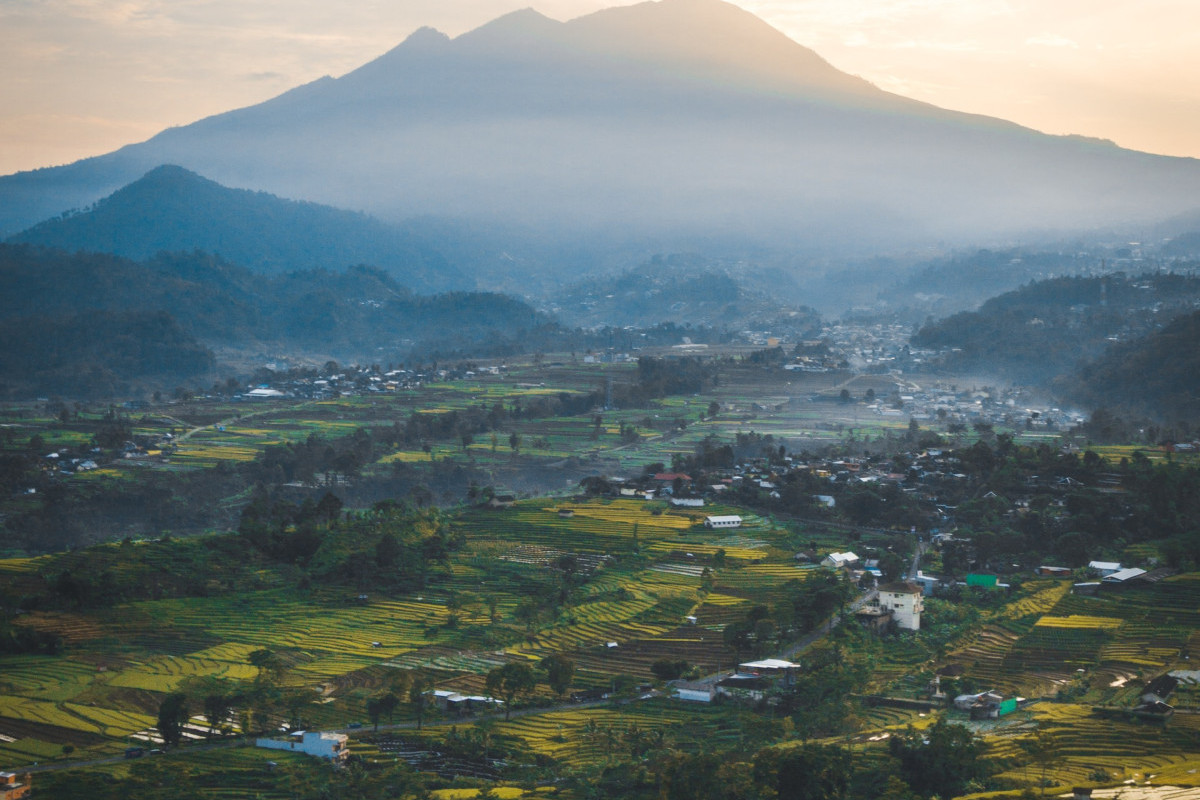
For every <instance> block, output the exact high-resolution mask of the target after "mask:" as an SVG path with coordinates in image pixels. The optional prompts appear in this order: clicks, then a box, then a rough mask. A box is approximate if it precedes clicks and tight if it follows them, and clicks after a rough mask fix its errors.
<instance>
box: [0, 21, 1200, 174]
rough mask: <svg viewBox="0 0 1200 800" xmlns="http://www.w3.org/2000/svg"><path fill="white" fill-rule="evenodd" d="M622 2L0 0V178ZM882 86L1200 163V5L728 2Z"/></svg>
mask: <svg viewBox="0 0 1200 800" xmlns="http://www.w3.org/2000/svg"><path fill="white" fill-rule="evenodd" d="M627 4H629V3H628V2H627V0H532V2H531V0H340V2H330V0H0V75H3V79H2V80H0V174H7V173H10V172H14V171H17V170H22V169H31V168H34V167H40V166H52V165H55V164H63V163H68V162H70V161H73V160H75V159H78V158H82V157H84V156H89V155H96V154H99V153H104V152H107V151H109V150H113V149H115V148H117V147H119V146H121V145H123V144H128V143H132V142H137V141H141V140H143V139H146V138H149V137H150V136H152V135H153V134H155V133H157V132H158V131H159V130H162V129H163V128H165V127H168V126H171V125H183V124H187V123H189V122H192V121H194V120H196V119H199V118H201V117H205V116H208V115H210V114H215V113H218V112H221V111H227V110H229V109H232V108H237V107H240V106H245V105H250V104H253V103H256V102H259V101H262V100H265V99H267V98H269V97H272V96H274V95H276V94H278V93H280V92H282V91H284V90H286V89H289V88H291V87H293V86H296V85H299V84H301V83H306V82H308V81H310V80H313V79H315V78H319V77H321V76H322V75H334V76H338V75H342V74H344V73H346V72H348V71H349V70H351V69H353V68H355V67H357V66H359V65H361V64H363V63H365V62H366V61H368V60H370V59H372V58H374V57H375V56H378V55H380V54H381V53H383V52H385V51H386V50H388V49H390V48H391V47H393V46H394V45H396V44H398V43H399V42H400V41H401V40H403V39H404V38H405V37H406V36H407V35H408V34H409V33H411V32H412V31H413V30H415V29H416V28H418V27H420V26H422V25H430V26H432V27H435V28H438V29H439V30H442V31H444V32H446V33H448V34H450V35H452V36H453V35H457V34H460V33H463V32H465V31H467V30H470V29H472V28H475V27H478V26H479V25H481V24H483V23H485V22H487V21H488V20H490V19H493V18H495V17H497V16H499V15H501V14H503V13H505V12H507V11H511V10H514V9H517V8H522V7H526V6H529V5H532V6H533V7H534V8H536V9H537V10H539V11H541V12H542V13H543V14H546V15H547V16H549V17H553V18H555V19H563V20H565V19H570V18H572V17H576V16H580V15H582V14H586V13H589V12H591V11H595V10H597V9H600V8H603V7H606V6H611V5H627ZM736 4H737V5H740V6H741V7H742V8H745V9H746V10H748V11H751V12H753V13H755V14H757V15H758V16H760V17H762V18H763V19H765V20H767V21H768V22H769V23H771V24H772V25H774V26H775V27H776V28H779V29H780V30H782V31H783V32H784V33H786V34H788V35H789V36H791V37H792V38H793V39H795V40H796V41H798V42H800V43H801V44H804V45H807V46H809V47H812V48H813V49H815V50H816V51H817V52H818V53H820V54H821V55H822V56H824V57H825V58H826V59H827V60H829V61H830V62H832V63H833V64H834V66H836V67H838V68H840V69H842V70H844V71H846V72H850V73H853V74H856V75H860V76H862V77H864V78H866V79H868V80H870V81H872V82H873V83H875V84H876V85H878V86H880V87H882V88H884V89H887V90H889V91H894V92H897V93H899V94H903V95H907V96H909V97H913V98H917V99H920V100H925V101H927V102H931V103H934V104H936V105H940V106H943V107H946V108H952V109H957V110H962V111H971V112H977V113H982V114H988V115H992V116H997V117H1003V118H1005V119H1010V120H1013V121H1015V122H1019V123H1022V124H1024V125H1028V126H1030V127H1033V128H1037V129H1039V130H1042V131H1046V132H1049V133H1079V134H1085V135H1088V136H1097V137H1101V138H1107V139H1112V140H1113V141H1115V142H1117V143H1118V144H1120V145H1123V146H1126V147H1132V148H1135V149H1139V150H1147V151H1150V152H1155V153H1166V154H1171V155H1187V156H1193V157H1200V2H1197V1H1196V0H1141V2H1138V3H1133V2H1130V0H738V1H737V3H736Z"/></svg>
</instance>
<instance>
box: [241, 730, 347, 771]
mask: <svg viewBox="0 0 1200 800" xmlns="http://www.w3.org/2000/svg"><path fill="white" fill-rule="evenodd" d="M348 741H349V737H347V736H346V734H344V733H323V732H321V731H295V732H293V733H290V734H288V736H287V738H286V739H255V741H254V746H255V747H265V748H267V749H268V750H290V751H291V752H293V753H304V754H305V755H310V756H316V757H317V758H327V759H329V760H330V761H333V762H334V763H336V764H341V763H343V762H344V761H345V760H346V759H347V758H349V756H350V750H349V749H348V748H347V746H346V742H348Z"/></svg>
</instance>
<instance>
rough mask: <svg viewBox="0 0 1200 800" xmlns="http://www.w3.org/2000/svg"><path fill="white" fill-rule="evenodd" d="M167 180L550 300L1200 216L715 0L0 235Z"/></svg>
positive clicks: (560, 31) (513, 48) (32, 201)
mask: <svg viewBox="0 0 1200 800" xmlns="http://www.w3.org/2000/svg"><path fill="white" fill-rule="evenodd" d="M161 164H177V165H180V166H181V167H183V168H185V169H188V170H192V171H194V172H197V173H200V174H203V175H206V176H208V177H210V178H211V179H213V180H216V181H219V182H220V183H222V184H224V185H227V186H236V187H242V188H246V189H253V190H258V191H266V192H271V193H273V194H276V195H279V196H284V197H291V198H300V199H305V200H308V201H312V202H319V203H326V204H330V205H333V206H337V207H342V208H355V209H363V210H365V211H367V212H369V213H371V214H374V215H376V216H378V217H379V218H381V219H384V220H385V221H392V222H394V221H399V220H413V219H418V218H419V219H420V221H421V222H420V224H421V225H425V224H428V225H430V226H431V227H430V228H429V229H430V230H433V229H441V230H445V228H438V227H437V226H438V225H441V224H443V223H444V221H445V220H455V221H456V222H457V224H460V225H462V226H464V227H463V228H460V229H465V230H470V229H472V228H473V227H481V228H482V229H485V230H495V231H501V232H503V236H502V237H500V239H499V240H498V241H495V242H492V243H490V244H489V245H488V248H487V253H485V254H484V257H485V258H486V260H488V261H489V263H490V264H498V263H505V264H508V265H509V266H510V267H511V268H513V269H516V268H517V267H518V266H519V265H521V263H522V260H523V259H526V260H529V259H533V260H534V262H535V263H530V264H526V265H525V266H524V273H523V274H525V275H529V276H537V277H539V278H540V279H542V280H545V281H547V282H548V283H553V282H556V281H557V282H561V279H562V278H563V277H564V276H572V277H574V276H576V275H578V273H579V271H580V269H581V266H587V265H590V264H594V263H595V262H596V261H601V262H603V258H602V256H604V255H606V254H613V253H621V254H630V253H632V254H635V255H636V257H637V258H638V259H639V260H641V259H644V258H645V257H646V256H648V255H650V254H652V253H654V252H682V251H692V252H696V251H699V252H717V253H723V254H735V255H743V254H745V253H747V252H749V251H751V250H758V251H763V252H774V253H788V254H790V255H792V256H795V255H796V254H797V253H800V254H804V255H805V256H806V257H808V256H819V257H829V256H837V257H843V256H847V255H855V254H856V255H863V254H872V253H878V252H881V251H885V250H886V251H895V250H897V249H900V248H906V247H909V246H913V245H930V244H940V243H947V244H953V243H961V242H964V241H972V240H973V241H979V240H980V239H992V238H995V237H999V236H1005V237H1010V236H1019V235H1022V234H1023V233H1026V232H1029V231H1040V232H1045V231H1055V230H1064V229H1076V228H1082V227H1087V228H1094V227H1096V226H1112V225H1118V226H1121V227H1128V226H1136V225H1138V224H1141V223H1149V222H1153V221H1157V220H1160V219H1165V218H1167V217H1169V216H1173V215H1177V214H1182V213H1185V212H1187V211H1189V210H1192V209H1194V208H1195V206H1196V205H1197V201H1196V199H1195V198H1196V197H1197V196H1200V191H1198V190H1200V164H1198V163H1197V162H1195V161H1193V160H1190V159H1177V158H1166V157H1160V156H1152V155H1148V154H1144V153H1137V152H1132V151H1128V150H1122V149H1120V148H1118V147H1115V146H1113V145H1111V144H1106V143H1103V142H1097V141H1091V140H1084V139H1080V138H1077V137H1055V136H1047V135H1043V134H1040V133H1037V132H1035V131H1032V130H1029V129H1026V128H1021V127H1019V126H1017V125H1014V124H1011V123H1008V122H1004V121H1002V120H997V119H990V118H985V117H979V116H974V115H968V114H961V113H956V112H950V111H946V110H943V109H939V108H936V107H933V106H929V105H926V104H922V103H918V102H915V101H911V100H908V99H905V98H903V97H899V96H897V95H893V94H889V93H887V92H884V91H882V90H880V89H878V88H876V87H874V86H872V85H870V84H868V83H866V82H865V81H862V80H861V79H858V78H854V77H852V76H849V75H846V74H844V73H841V72H839V71H838V70H836V69H835V68H834V67H832V66H831V65H830V64H828V63H827V62H825V61H824V60H823V59H822V58H821V57H820V56H819V55H817V54H816V53H814V52H812V51H811V50H809V49H807V48H804V47H802V46H801V45H799V44H797V43H795V42H793V41H791V40H790V39H788V38H787V37H785V36H784V35H783V34H781V33H780V32H779V31H777V30H775V29H773V28H771V27H770V26H769V25H767V24H766V23H764V22H762V21H761V20H759V19H758V18H756V17H754V16H752V15H751V14H749V13H747V12H745V11H743V10H741V9H739V8H737V7H736V6H733V5H731V4H728V3H724V2H719V1H718V0H662V2H657V3H653V2H650V3H640V4H637V5H632V6H624V7H620V8H613V9H608V10H605V11H600V12H597V13H595V14H591V15H588V16H585V17H581V18H579V19H575V20H571V21H569V22H565V23H559V22H555V21H553V20H550V19H547V18H545V17H542V16H540V15H539V14H537V13H536V12H533V11H524V12H519V13H515V14H510V15H508V16H506V17H502V18H501V19H498V20H496V21H494V22H492V23H490V24H488V25H485V26H483V27H482V28H479V29H477V30H475V31H472V32H469V33H466V34H463V35H461V36H459V37H457V38H454V39H450V38H448V37H446V36H444V35H442V34H439V33H437V32H436V31H432V30H428V29H424V30H421V31H418V32H416V33H415V34H413V35H412V36H411V37H409V39H407V40H406V41H405V42H403V43H402V44H400V45H399V46H397V47H396V48H394V49H393V50H391V51H390V52H388V53H386V54H384V55H382V56H380V57H379V58H377V59H375V60H374V61H372V62H370V63H368V64H366V65H364V66H362V67H361V68H359V69H357V70H355V71H353V72H350V73H349V74H346V75H344V76H341V77H338V78H332V77H326V78H322V79H320V80H317V81H314V82H313V83H310V84H307V85H305V86H301V87H298V88H296V89H293V90H291V91H289V92H287V93H285V94H283V95H280V96H278V97H276V98H274V99H272V100H269V101H267V102H264V103H262V104H259V105H256V106H252V107H248V108H243V109H239V110H236V111H230V112H228V113H225V114H220V115H217V116H214V117H210V118H207V119H204V120H200V121H198V122H196V123H194V124H191V125H186V126H182V127H178V128H172V129H170V130H167V131H164V132H162V133H160V134H159V135H157V136H155V137H153V138H152V139H150V140H148V141H146V142H142V143H140V144H133V145H129V146H127V147H124V148H122V149H121V150H118V151H116V152H113V153H109V154H107V155H104V156H99V157H96V158H93V159H87V160H84V161H80V162H78V163H75V164H71V165H67V166H63V167H56V168H51V169H42V170H36V171H33V172H26V173H19V174H16V175H12V176H8V177H5V178H2V179H0V209H3V213H2V214H0V232H6V233H9V234H11V233H15V232H17V231H20V230H23V229H25V228H28V227H29V226H30V225H33V224H36V223H38V222H40V221H42V220H44V219H47V218H49V217H51V216H53V215H56V214H59V213H61V212H62V211H63V210H64V209H69V208H83V207H86V206H88V205H89V204H91V203H94V202H95V201H96V200H98V199H99V198H101V197H104V196H107V195H108V194H111V193H112V192H114V191H116V190H117V189H119V188H120V187H122V186H124V185H126V184H128V183H129V182H131V181H133V180H136V179H137V178H138V177H139V176H141V175H143V174H145V173H146V172H147V171H148V170H151V169H153V168H155V167H157V166H159V165H161ZM418 230H419V229H418ZM568 243H569V244H570V247H568ZM581 243H586V244H585V245H584V244H581ZM431 244H432V245H433V246H434V247H437V248H439V249H442V245H441V243H440V242H438V241H436V240H433V241H431ZM572 248H574V250H573V251H572ZM463 249H465V250H467V251H469V250H470V249H471V248H470V247H466V248H463ZM222 252H224V251H222ZM501 254H503V256H502V255H501ZM227 255H228V254H227ZM627 263H628V262H627ZM633 263H637V262H636V261H635V262H633ZM816 264H817V262H813V261H808V260H806V258H796V259H795V260H793V261H792V262H791V263H790V266H789V268H790V269H791V270H793V271H794V272H795V273H796V274H798V275H801V276H809V275H811V274H812V273H813V272H814V271H815V270H817V268H818V267H817V266H816ZM333 266H338V265H337V264H334V265H333ZM825 268H826V265H824V264H822V266H821V267H820V270H821V271H824V269H825ZM490 285H497V284H495V283H493V284H490Z"/></svg>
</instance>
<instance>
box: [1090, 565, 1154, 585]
mask: <svg viewBox="0 0 1200 800" xmlns="http://www.w3.org/2000/svg"><path fill="white" fill-rule="evenodd" d="M1145 574H1146V570H1144V569H1141V568H1140V567H1128V568H1126V569H1119V570H1117V571H1116V572H1110V573H1109V574H1108V575H1105V576H1104V577H1103V578H1101V579H1100V582H1101V583H1102V584H1104V585H1105V586H1111V585H1113V584H1116V585H1118V586H1119V585H1120V584H1123V583H1126V582H1127V581H1131V580H1133V579H1134V578H1137V577H1139V576H1141V575H1145Z"/></svg>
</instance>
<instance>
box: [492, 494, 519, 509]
mask: <svg viewBox="0 0 1200 800" xmlns="http://www.w3.org/2000/svg"><path fill="white" fill-rule="evenodd" d="M515 502H517V497H516V495H511V494H498V495H496V496H495V497H493V498H492V499H491V500H488V501H487V504H488V508H511V507H512V504H513V503H515Z"/></svg>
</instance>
